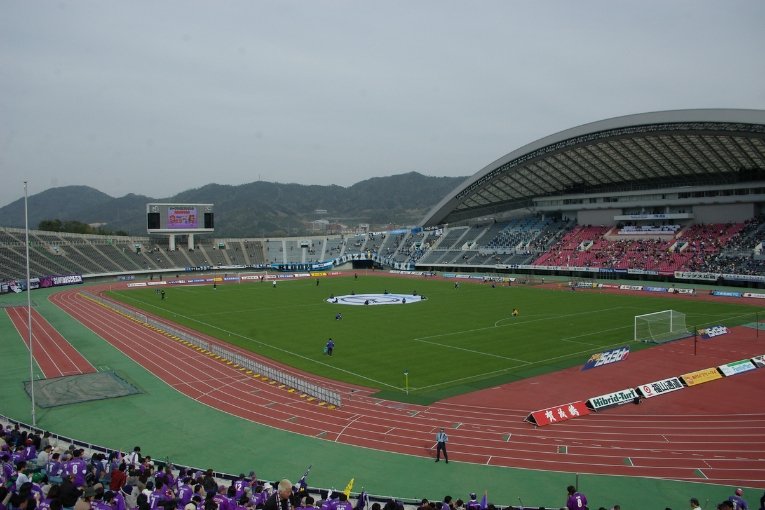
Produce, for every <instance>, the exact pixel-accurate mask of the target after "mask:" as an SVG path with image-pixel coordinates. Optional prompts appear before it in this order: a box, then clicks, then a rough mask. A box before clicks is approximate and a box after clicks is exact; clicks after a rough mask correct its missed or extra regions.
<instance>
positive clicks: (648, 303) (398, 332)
mask: <svg viewBox="0 0 765 510" xmlns="http://www.w3.org/2000/svg"><path fill="white" fill-rule="evenodd" d="M164 288H165V291H166V299H165V300H164V301H162V300H160V296H159V295H157V294H156V293H155V289H154V288H145V289H134V290H128V291H121V292H113V293H112V294H111V295H112V296H113V297H115V298H117V299H119V300H121V301H123V302H125V303H127V304H130V305H132V306H136V307H139V308H142V309H145V310H147V311H148V312H150V313H152V314H156V315H160V316H163V317H167V318H170V319H172V320H173V321H175V322H178V323H181V324H185V325H187V326H190V327H192V328H194V329H196V330H199V331H202V332H204V333H207V334H209V335H211V336H214V337H217V338H220V339H221V340H224V341H225V342H228V343H231V344H235V345H238V346H241V347H244V348H246V349H249V350H252V351H254V352H256V353H258V354H261V355H263V356H266V357H268V358H272V359H275V360H278V361H280V362H283V363H286V364H288V365H291V366H294V367H296V368H298V369H301V370H305V371H307V372H311V373H316V374H320V375H323V376H326V377H329V378H332V379H337V380H342V381H347V382H351V383H356V384H361V385H364V386H370V387H373V388H378V389H379V390H380V393H379V395H380V396H381V397H384V398H392V399H396V400H404V401H410V402H419V403H428V402H431V401H433V400H436V399H440V398H444V397H447V396H451V395H455V394H460V393H464V392H468V391H473V390H476V389H479V388H485V387H489V386H492V385H496V384H501V383H505V382H510V381H513V380H517V379H521V378H525V377H531V376H534V375H538V374H541V373H546V372H550V371H554V370H559V369H561V368H566V367H570V366H575V365H581V364H583V363H584V362H585V361H586V360H587V359H588V358H589V356H590V354H592V353H595V352H599V351H602V350H603V349H608V348H612V347H617V346H622V345H631V347H632V349H633V350H637V349H643V348H647V347H649V345H647V344H643V343H637V344H636V343H634V342H632V336H633V319H634V316H635V315H639V314H645V313H651V312H657V311H661V310H668V309H673V310H677V311H680V312H682V313H685V314H686V323H687V326H688V328H689V329H692V328H693V327H694V326H696V327H704V326H709V325H716V324H723V325H727V326H734V325H737V324H743V323H747V322H752V321H754V317H755V313H756V312H757V311H758V310H759V309H758V308H756V307H752V306H746V305H743V304H741V305H739V304H727V303H713V302H708V301H702V300H693V299H677V298H675V299H673V298H670V297H656V296H633V295H618V294H605V293H599V292H597V291H587V290H582V291H577V292H570V291H568V290H559V289H554V288H534V287H518V286H514V287H507V286H497V287H496V288H492V287H491V286H490V285H488V284H472V283H467V282H465V283H463V284H462V285H460V287H459V289H455V287H454V282H453V281H444V280H437V279H416V278H394V277H385V276H366V275H364V276H361V277H359V279H354V278H353V277H352V276H350V277H336V278H321V279H320V280H319V285H318V286H317V285H316V280H315V279H295V280H280V281H279V283H278V285H277V287H275V288H274V287H272V285H271V283H270V282H267V281H266V282H263V283H241V284H226V285H218V286H217V289H214V288H213V287H212V285H203V286H187V287H181V286H178V287H170V286H166V287H164ZM385 290H387V291H389V292H391V293H400V294H411V293H413V292H415V291H416V292H417V293H418V294H421V295H423V296H425V297H426V299H425V300H424V301H422V302H419V303H412V304H406V305H378V306H347V305H341V304H331V303H327V302H326V299H327V298H328V297H329V296H330V295H335V296H340V295H345V294H350V293H351V292H352V291H353V292H355V293H357V294H362V293H383V292H384V291H385ZM513 308H518V309H519V311H520V315H519V316H518V317H512V315H511V313H512V309H513ZM337 312H341V313H342V314H343V319H342V320H335V315H336V313H337ZM329 337H332V338H333V339H334V341H335V344H336V346H335V352H334V355H333V356H332V357H330V356H327V355H325V354H324V352H323V348H324V345H325V343H326V341H327V339H328V338H329ZM404 371H407V372H408V390H409V394H408V395H406V392H405V390H406V387H405V386H406V379H405V377H404Z"/></svg>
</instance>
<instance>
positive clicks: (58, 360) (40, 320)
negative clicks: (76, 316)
mask: <svg viewBox="0 0 765 510" xmlns="http://www.w3.org/2000/svg"><path fill="white" fill-rule="evenodd" d="M6 311H7V313H8V317H10V319H11V321H12V322H13V325H14V326H15V327H16V330H17V331H18V332H19V335H20V336H21V338H22V340H23V341H24V345H26V346H27V349H28V348H29V327H28V326H29V315H28V313H27V308H26V307H21V306H15V307H10V308H6ZM32 342H33V345H32V355H33V357H34V359H35V362H36V363H37V366H38V367H40V371H42V373H43V375H45V378H46V379H50V378H52V377H63V376H66V375H80V374H89V373H92V372H95V371H96V369H95V367H93V365H91V364H90V362H89V361H88V360H87V359H85V357H83V356H82V354H80V353H79V352H78V351H77V349H75V348H74V347H73V346H72V344H70V343H69V342H67V341H66V339H65V338H64V337H63V336H61V334H60V333H59V332H58V331H56V328H54V327H53V326H51V325H50V323H49V322H48V321H46V320H45V318H44V317H43V316H42V315H40V314H39V313H37V310H35V309H32Z"/></svg>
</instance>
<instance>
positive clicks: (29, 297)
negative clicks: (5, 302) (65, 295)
mask: <svg viewBox="0 0 765 510" xmlns="http://www.w3.org/2000/svg"><path fill="white" fill-rule="evenodd" d="M24 239H25V240H26V246H27V331H28V332H29V388H30V394H31V396H32V426H33V427H37V418H36V412H35V370H34V365H35V357H34V354H33V353H32V282H31V281H30V276H29V211H28V207H27V181H24Z"/></svg>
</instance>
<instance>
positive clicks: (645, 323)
mask: <svg viewBox="0 0 765 510" xmlns="http://www.w3.org/2000/svg"><path fill="white" fill-rule="evenodd" d="M690 335H691V332H690V331H688V327H687V326H686V324H685V314H684V313H681V312H678V311H676V310H663V311H661V312H654V313H646V314H643V315H636V316H635V324H634V339H635V341H636V342H653V343H664V342H671V341H672V340H678V339H680V338H685V337H687V336H690Z"/></svg>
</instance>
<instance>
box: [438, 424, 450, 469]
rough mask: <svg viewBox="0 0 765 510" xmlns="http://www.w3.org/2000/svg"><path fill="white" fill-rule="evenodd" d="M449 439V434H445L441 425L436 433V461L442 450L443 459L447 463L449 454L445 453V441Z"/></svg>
mask: <svg viewBox="0 0 765 510" xmlns="http://www.w3.org/2000/svg"><path fill="white" fill-rule="evenodd" d="M448 441H449V436H447V435H446V432H444V429H443V427H441V430H440V431H439V432H438V434H436V462H438V461H439V460H441V451H442V450H443V452H444V460H445V461H446V463H447V464H448V463H449V455H447V453H446V443H447V442H448Z"/></svg>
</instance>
